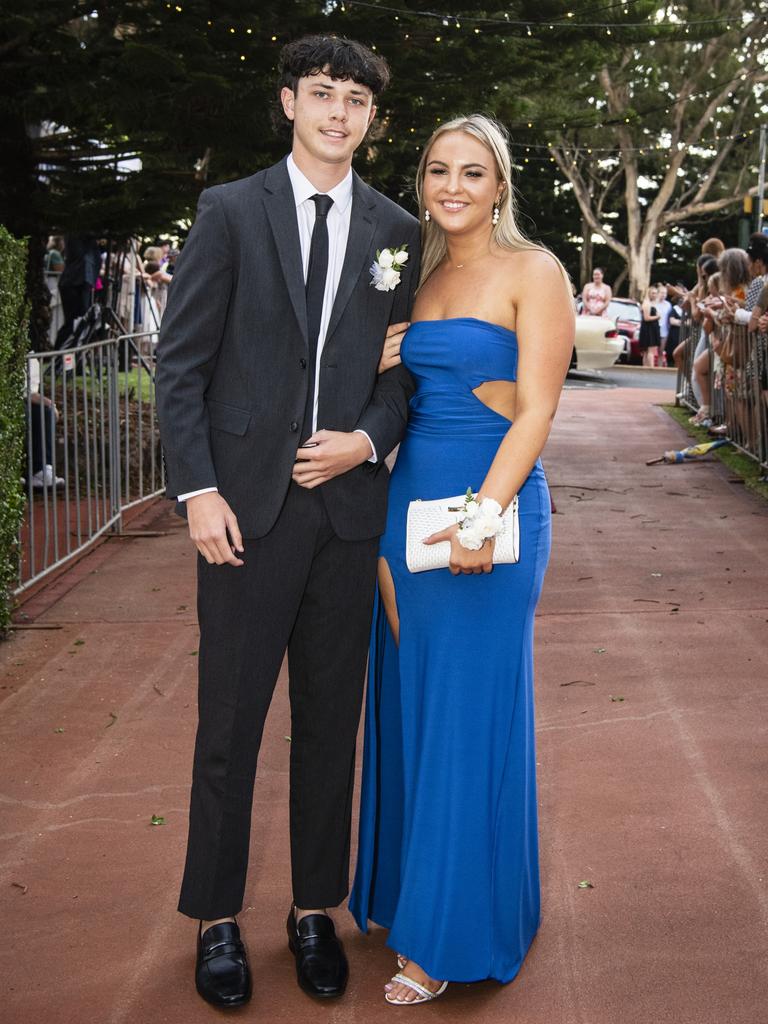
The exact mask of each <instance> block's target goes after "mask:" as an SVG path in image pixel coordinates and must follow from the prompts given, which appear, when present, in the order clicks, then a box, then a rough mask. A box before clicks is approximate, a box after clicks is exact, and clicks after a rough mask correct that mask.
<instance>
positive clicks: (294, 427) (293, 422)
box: [291, 420, 299, 434]
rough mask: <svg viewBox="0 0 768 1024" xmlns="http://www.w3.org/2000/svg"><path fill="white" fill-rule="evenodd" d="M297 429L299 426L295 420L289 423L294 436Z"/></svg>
mask: <svg viewBox="0 0 768 1024" xmlns="http://www.w3.org/2000/svg"><path fill="white" fill-rule="evenodd" d="M298 429H299V424H298V423H297V422H296V420H292V421H291V430H292V431H293V433H294V434H295V433H296V431H297V430H298Z"/></svg>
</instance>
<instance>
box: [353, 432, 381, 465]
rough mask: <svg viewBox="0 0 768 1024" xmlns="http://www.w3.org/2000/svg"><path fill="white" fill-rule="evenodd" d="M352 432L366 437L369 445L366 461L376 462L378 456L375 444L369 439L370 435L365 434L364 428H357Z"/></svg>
mask: <svg viewBox="0 0 768 1024" xmlns="http://www.w3.org/2000/svg"><path fill="white" fill-rule="evenodd" d="M353 433H355V434H362V435H363V437H365V438H367V440H368V444H369V445H370V446H371V455H369V456H368V462H378V461H379V457H378V455H377V454H376V446H375V445H374V443H373V441H372V440H371V438H370V436H369V435H368V434H366V432H365V431H364V430H360V429H359V428H358V429H357V430H355V431H353Z"/></svg>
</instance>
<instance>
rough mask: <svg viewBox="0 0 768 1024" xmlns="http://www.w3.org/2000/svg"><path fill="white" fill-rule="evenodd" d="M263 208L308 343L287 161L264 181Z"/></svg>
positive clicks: (294, 307)
mask: <svg viewBox="0 0 768 1024" xmlns="http://www.w3.org/2000/svg"><path fill="white" fill-rule="evenodd" d="M264 188H265V191H266V195H265V196H264V208H265V209H266V211H267V217H268V218H269V224H270V227H271V228H272V234H273V236H274V239H275V245H276V246H277V252H278V256H279V257H280V266H281V268H282V271H283V277H284V278H285V285H286V288H287V289H288V295H289V296H290V299H291V303H292V304H293V309H294V312H295V313H296V319H297V321H298V323H299V327H300V328H301V332H302V334H303V335H304V341H305V342H306V341H307V336H308V333H309V332H308V329H307V301H306V293H305V287H304V268H303V265H302V262H301V243H300V241H299V224H298V220H297V218H296V202H295V200H294V197H293V189H292V188H291V179H290V178H289V177H288V168H287V167H286V161H285V160H282V161H281V162H280V163H279V164H275V166H274V167H270V168H269V170H268V172H267V174H266V177H265V179H264Z"/></svg>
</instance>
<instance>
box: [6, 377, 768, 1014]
mask: <svg viewBox="0 0 768 1024" xmlns="http://www.w3.org/2000/svg"><path fill="white" fill-rule="evenodd" d="M662 397H663V396H662V394H661V393H658V392H653V391H635V390H627V389H621V390H615V391H607V392H606V391H592V390H590V391H569V392H567V393H566V394H565V395H564V399H563V403H562V406H561V411H560V413H559V415H558V419H557V423H556V426H555V430H554V434H553V438H552V441H551V442H550V445H549V447H548V449H547V452H546V457H545V464H546V467H547V470H548V472H549V475H550V479H551V482H552V484H553V494H554V497H555V501H556V503H557V507H558V515H557V516H556V517H555V529H554V541H555V546H554V557H553V562H552V565H551V568H550V572H549V576H548V579H547V583H546V587H545V596H544V599H543V601H542V603H541V606H540V609H539V618H538V640H537V644H538V646H537V672H538V679H537V709H538V729H539V732H538V737H539V739H538V761H539V797H540V808H541V867H542V879H543V902H544V917H543V923H542V928H541V931H540V933H539V936H538V938H537V939H536V941H535V943H534V946H533V948H532V950H531V952H530V954H529V956H528V959H527V961H526V963H525V965H524V967H523V970H522V971H521V973H520V975H519V976H518V978H517V980H516V981H515V982H514V983H513V984H511V985H509V986H507V987H506V988H502V987H500V986H498V985H496V984H494V983H486V984H483V985H474V986H465V985H454V986H451V988H450V989H449V991H448V994H447V995H446V996H445V997H443V998H442V999H441V1000H440V1001H439V1002H438V1003H436V1004H434V1005H433V1006H431V1007H422V1008H420V1009H418V1010H417V1009H412V1010H398V1009H395V1008H392V1007H389V1006H386V1005H385V1004H384V1003H383V1001H382V998H381V983H382V981H383V980H384V979H385V978H386V976H387V974H388V972H390V970H391V969H392V967H393V962H392V957H391V955H390V953H389V952H388V951H387V950H386V949H385V947H384V945H383V936H382V933H381V932H378V933H374V934H372V935H371V936H370V937H368V938H364V937H362V936H359V935H357V934H356V933H355V931H354V929H353V928H352V927H351V921H350V918H349V916H348V915H347V914H346V912H343V913H340V914H338V915H337V920H338V921H339V922H340V930H341V932H342V934H343V936H344V939H345V942H346V946H347V950H348V953H349V957H350V960H351V966H352V978H351V983H350V988H349V991H348V994H347V996H346V997H345V999H344V1000H342V1001H340V1002H337V1003H334V1004H333V1005H316V1004H315V1003H313V1002H312V1001H310V1000H309V999H308V998H307V997H305V996H304V995H303V994H302V993H301V992H299V990H298V989H297V988H296V986H295V983H294V981H293V965H292V960H291V958H290V957H289V955H288V953H287V951H286V949H285V942H284V933H283V920H284V916H285V912H286V908H287V904H288V900H289V872H288V863H287V856H286V849H287V801H286V789H287V771H288V743H287V741H286V739H285V736H287V735H288V733H289V729H290V727H289V718H288V710H287V701H286V686H285V679H284V678H283V679H282V680H281V684H280V686H279V690H278V696H277V699H276V701H275V704H274V707H273V710H272V713H271V717H270V721H269V723H268V726H267V735H266V738H265V743H264V749H263V753H262V757H261V762H260V774H259V779H258V781H257V787H256V799H255V811H254V819H255V821H256V822H257V827H256V828H255V829H254V836H253V845H252V866H251V873H250V881H249V886H248V890H247V903H246V906H247V910H245V912H244V913H243V915H242V918H241V924H242V926H243V929H244V931H245V933H246V935H247V937H248V938H249V940H250V948H251V958H252V962H253V966H254V972H255V988H256V991H255V996H254V999H253V1002H252V1004H251V1005H250V1007H249V1008H248V1009H247V1010H245V1011H243V1012H241V1013H238V1014H235V1015H234V1016H237V1017H239V1019H242V1020H253V1021H266V1022H270V1024H271V1022H273V1021H274V1022H277V1021H309V1020H312V1021H319V1022H321V1024H323V1022H327V1024H331V1022H333V1024H352V1022H355V1024H357V1022H361V1024H362V1022H365V1024H368V1022H379V1021H382V1022H383V1021H392V1020H394V1018H395V1017H396V1016H398V1014H400V1015H408V1014H409V1013H411V1014H412V1015H413V1016H414V1017H416V1016H421V1017H422V1018H425V1017H430V1018H431V1019H435V1018H439V1019H441V1020H445V1021H453V1020H459V1019H463V1020H470V1021H476V1022H478V1024H481V1022H488V1024H491V1022H494V1021H505V1022H507V1024H534V1022H535V1024H663V1022H675V1024H689V1022H690V1024H758V1022H760V1021H763V1020H765V1019H766V1011H765V1007H766V1005H768V978H767V977H766V964H768V928H767V927H766V926H767V925H768V890H767V887H766V881H767V879H766V871H767V870H768V865H766V863H765V852H766V848H768V847H767V845H766V838H767V836H766V832H767V831H768V829H767V828H766V820H767V818H768V815H767V813H766V798H765V778H766V760H768V754H767V753H766V751H767V750H768V747H767V746H766V714H765V704H766V675H767V674H766V658H765V652H766V639H768V582H766V581H767V576H766V546H767V545H766V539H767V535H768V530H767V527H768V509H767V508H766V506H765V504H764V503H760V502H759V501H758V500H757V499H756V498H754V497H752V496H751V495H750V494H748V493H745V492H744V489H743V488H740V487H739V486H737V485H735V484H732V483H729V482H728V474H727V471H726V470H724V469H723V468H722V467H721V466H720V465H719V464H703V465H685V466H679V467H668V466H657V467H650V468H647V467H645V465H644V461H645V459H646V458H648V457H650V456H653V455H655V454H657V453H660V452H661V451H662V450H663V449H664V448H668V447H672V446H675V445H677V444H678V443H682V442H683V441H684V437H683V434H682V432H681V431H680V430H679V429H678V428H677V427H676V426H675V425H674V424H673V423H672V422H671V421H670V420H669V419H668V418H667V417H666V415H665V414H664V413H663V412H661V411H660V410H659V409H657V408H655V407H654V406H653V405H652V404H651V403H652V402H653V401H655V400H660V399H661V398H662ZM156 512H157V515H156V516H155V517H154V521H153V522H152V527H153V528H154V529H164V530H167V531H168V532H167V535H166V536H162V537H154V538H146V537H145V538H139V539H134V540H121V541H114V542H109V544H107V545H105V546H103V547H102V548H101V549H99V551H97V552H96V553H95V554H93V555H90V556H88V558H86V559H84V560H83V562H81V564H80V565H79V566H78V567H77V568H76V569H75V570H74V572H73V573H70V574H68V576H67V577H65V578H64V579H63V580H61V581H59V582H58V583H57V584H55V585H54V587H55V589H54V590H53V591H49V592H44V593H43V595H42V596H38V597H35V598H34V599H33V600H32V601H31V602H30V604H29V605H27V608H26V610H27V611H28V612H29V613H30V614H32V615H35V616H36V621H37V623H39V624H49V625H59V626H61V628H60V629H52V630H34V631H32V630H29V631H24V632H19V633H16V634H15V635H14V637H13V639H12V641H11V642H9V643H7V644H4V645H0V668H2V670H3V679H2V686H3V689H2V690H0V699H1V700H2V707H1V709H0V772H1V773H0V780H1V781H0V805H1V806H2V825H1V826H0V865H1V870H0V879H1V881H0V906H1V907H2V922H3V926H2V931H3V943H2V950H1V951H0V963H1V964H2V967H1V968H0V978H1V979H2V990H3V993H4V995H3V1003H2V1009H0V1019H2V1021H3V1022H8V1024H28V1022H33V1021H39V1020H42V1021H45V1022H46V1024H91V1022H93V1024H182V1022H183V1024H191V1022H197V1021H201V1022H204V1021H213V1020H215V1019H219V1015H218V1014H217V1012H216V1011H214V1010H213V1009H211V1008H209V1007H207V1006H206V1005H205V1004H204V1003H202V1002H201V1001H200V1000H199V998H198V997H197V996H196V994H195V992H194V989H193V986H192V965H193V949H194V926H193V925H192V924H191V923H189V922H186V921H185V920H184V919H182V918H180V917H179V916H178V915H177V914H176V912H175V900H176V889H177V883H178V875H179V870H180V866H181V862H182V855H183V848H184V840H185V832H186V820H185V818H186V803H187V787H188V781H187V775H188V768H189V760H190V755H191V747H192V739H193V729H194V719H195V653H194V652H195V650H196V647H197V629H196V625H195V618H194V613H193V612H194V586H193V556H192V553H191V549H190V547H189V544H188V542H187V540H186V539H185V534H184V529H183V528H182V525H181V523H180V522H179V521H177V520H175V519H174V517H173V516H172V515H171V514H169V513H168V512H167V510H166V506H165V505H164V504H163V505H161V506H158V508H157V509H156ZM153 516H154V513H153ZM46 593H48V596H46ZM153 814H157V815H161V816H163V817H164V818H165V821H166V824H165V825H160V826H155V827H153V826H152V825H151V824H150V821H151V818H152V815H153ZM580 881H589V882H591V883H592V885H593V886H594V888H592V889H579V888H578V884H579V882H580Z"/></svg>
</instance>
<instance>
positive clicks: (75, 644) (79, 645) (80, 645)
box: [74, 640, 85, 647]
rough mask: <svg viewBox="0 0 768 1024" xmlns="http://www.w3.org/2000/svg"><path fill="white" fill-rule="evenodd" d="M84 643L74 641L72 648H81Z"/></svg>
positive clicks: (83, 641)
mask: <svg viewBox="0 0 768 1024" xmlns="http://www.w3.org/2000/svg"><path fill="white" fill-rule="evenodd" d="M84 643H85V640H75V641H74V646H75V647H82V646H83V644H84Z"/></svg>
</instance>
